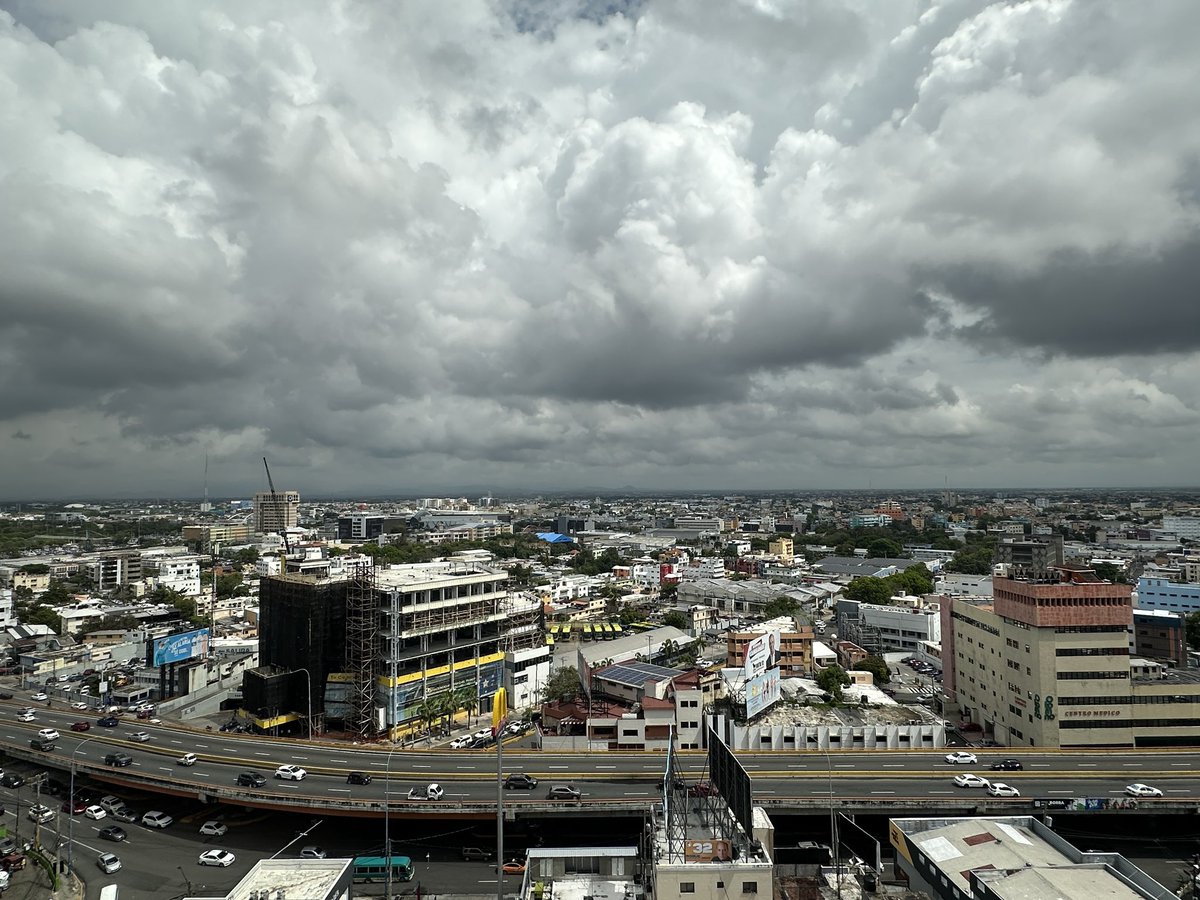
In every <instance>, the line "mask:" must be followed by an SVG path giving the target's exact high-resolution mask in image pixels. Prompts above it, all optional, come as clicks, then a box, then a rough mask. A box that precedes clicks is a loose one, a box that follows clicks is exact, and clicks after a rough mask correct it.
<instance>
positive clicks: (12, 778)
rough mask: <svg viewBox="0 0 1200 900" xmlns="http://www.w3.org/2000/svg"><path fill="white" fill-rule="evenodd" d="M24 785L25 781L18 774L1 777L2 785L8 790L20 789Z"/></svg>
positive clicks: (9, 773) (12, 773) (6, 774)
mask: <svg viewBox="0 0 1200 900" xmlns="http://www.w3.org/2000/svg"><path fill="white" fill-rule="evenodd" d="M24 783H25V779H24V778H22V777H21V776H20V775H18V774H17V773H16V772H5V773H4V775H3V776H0V784H2V785H4V786H5V787H6V788H19V787H20V786H21V785H23V784H24Z"/></svg>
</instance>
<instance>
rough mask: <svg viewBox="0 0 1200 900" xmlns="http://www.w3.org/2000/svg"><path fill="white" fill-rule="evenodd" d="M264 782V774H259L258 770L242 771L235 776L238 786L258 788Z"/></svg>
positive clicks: (265, 781)
mask: <svg viewBox="0 0 1200 900" xmlns="http://www.w3.org/2000/svg"><path fill="white" fill-rule="evenodd" d="M266 783H267V778H266V776H265V775H260V774H259V773H258V772H242V773H240V774H239V775H238V777H237V785H238V787H255V788H260V787H262V786H263V785H264V784H266Z"/></svg>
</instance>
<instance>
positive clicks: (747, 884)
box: [742, 881, 758, 894]
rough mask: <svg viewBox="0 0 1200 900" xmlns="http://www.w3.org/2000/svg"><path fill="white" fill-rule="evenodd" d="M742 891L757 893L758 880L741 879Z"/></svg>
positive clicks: (744, 892)
mask: <svg viewBox="0 0 1200 900" xmlns="http://www.w3.org/2000/svg"><path fill="white" fill-rule="evenodd" d="M742 893H743V894H757V893H758V882H757V881H743V882H742Z"/></svg>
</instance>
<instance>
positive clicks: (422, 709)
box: [415, 697, 442, 733]
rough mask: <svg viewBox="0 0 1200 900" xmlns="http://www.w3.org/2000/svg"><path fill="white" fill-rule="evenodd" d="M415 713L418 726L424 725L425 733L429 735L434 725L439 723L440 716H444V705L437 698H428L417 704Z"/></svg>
mask: <svg viewBox="0 0 1200 900" xmlns="http://www.w3.org/2000/svg"><path fill="white" fill-rule="evenodd" d="M415 712H416V718H417V724H418V725H420V724H422V723H424V725H425V731H426V733H428V732H429V731H430V729H432V728H433V723H434V722H436V721H437V718H438V716H440V715H441V714H442V705H441V703H440V702H439V701H438V698H437V697H426V698H425V699H424V700H422V701H421V702H420V703H418V704H417V708H416V710H415Z"/></svg>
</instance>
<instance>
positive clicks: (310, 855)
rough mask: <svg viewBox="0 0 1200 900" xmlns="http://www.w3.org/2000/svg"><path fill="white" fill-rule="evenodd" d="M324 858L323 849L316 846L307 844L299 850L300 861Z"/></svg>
mask: <svg viewBox="0 0 1200 900" xmlns="http://www.w3.org/2000/svg"><path fill="white" fill-rule="evenodd" d="M325 856H326V853H325V848H324V847H318V846H317V845H316V844H309V845H307V846H305V847H301V848H300V858H301V859H324V858H325Z"/></svg>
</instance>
